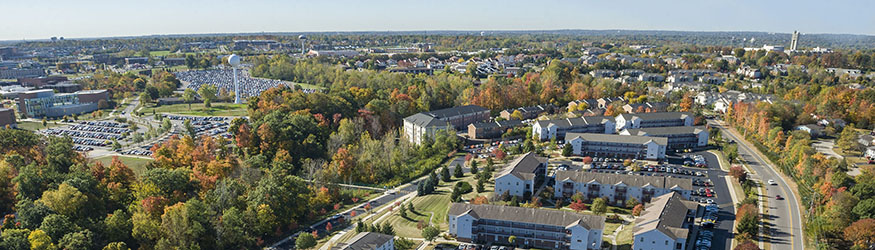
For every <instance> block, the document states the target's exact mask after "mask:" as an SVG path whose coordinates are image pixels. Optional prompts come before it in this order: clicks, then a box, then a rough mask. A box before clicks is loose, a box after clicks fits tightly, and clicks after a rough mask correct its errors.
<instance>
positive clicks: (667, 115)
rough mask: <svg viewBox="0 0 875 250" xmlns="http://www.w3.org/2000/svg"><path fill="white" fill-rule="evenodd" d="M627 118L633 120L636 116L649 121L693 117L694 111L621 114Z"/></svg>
mask: <svg viewBox="0 0 875 250" xmlns="http://www.w3.org/2000/svg"><path fill="white" fill-rule="evenodd" d="M619 116H622V117H623V119H625V120H627V121H628V120H631V119H632V118H634V117H638V119H641V120H644V121H647V120H671V119H686V118H687V117H693V113H690V112H653V113H639V114H621V115H619Z"/></svg>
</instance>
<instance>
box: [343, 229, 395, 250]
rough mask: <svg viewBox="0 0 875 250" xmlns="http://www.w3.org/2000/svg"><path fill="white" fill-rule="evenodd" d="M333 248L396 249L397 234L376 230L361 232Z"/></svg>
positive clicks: (349, 249)
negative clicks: (382, 232)
mask: <svg viewBox="0 0 875 250" xmlns="http://www.w3.org/2000/svg"><path fill="white" fill-rule="evenodd" d="M331 250H395V236H392V235H388V234H381V233H374V232H361V233H359V234H356V235H355V237H352V239H349V240H348V241H346V242H344V243H339V244H337V245H335V246H334V247H332V248H331Z"/></svg>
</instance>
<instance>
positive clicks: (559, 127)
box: [532, 116, 615, 141]
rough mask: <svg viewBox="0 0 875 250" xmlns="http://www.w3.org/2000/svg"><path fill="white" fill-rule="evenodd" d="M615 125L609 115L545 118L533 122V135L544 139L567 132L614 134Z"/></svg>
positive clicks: (563, 135)
mask: <svg viewBox="0 0 875 250" xmlns="http://www.w3.org/2000/svg"><path fill="white" fill-rule="evenodd" d="M614 127H615V125H614V119H613V118H612V117H608V116H584V117H578V118H565V119H558V120H544V121H535V123H534V124H532V136H533V137H535V138H538V139H539V140H542V141H543V140H550V139H554V138H563V137H565V135H566V134H567V133H600V134H613V133H614Z"/></svg>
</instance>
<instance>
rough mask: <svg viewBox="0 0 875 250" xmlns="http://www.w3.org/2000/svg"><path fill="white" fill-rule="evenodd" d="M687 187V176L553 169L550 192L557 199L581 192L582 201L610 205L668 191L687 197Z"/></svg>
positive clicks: (648, 199) (690, 184)
mask: <svg viewBox="0 0 875 250" xmlns="http://www.w3.org/2000/svg"><path fill="white" fill-rule="evenodd" d="M691 189H693V180H691V179H684V178H671V177H667V176H637V175H622V174H613V173H598V172H582V171H563V170H560V171H556V185H555V186H554V187H553V192H554V197H557V198H559V197H564V198H569V197H571V196H573V195H574V194H577V193H581V194H582V195H583V197H584V200H585V201H592V200H593V199H595V198H600V197H601V198H605V199H606V200H607V202H608V203H610V204H614V205H618V206H622V205H625V204H626V201H628V200H629V199H630V198H635V199H637V200H638V201H639V202H648V203H650V202H653V201H654V200H653V199H654V198H655V197H657V196H660V195H664V194H669V193H677V194H678V195H680V196H681V197H684V198H687V199H689V198H690V192H691V191H690V190H691Z"/></svg>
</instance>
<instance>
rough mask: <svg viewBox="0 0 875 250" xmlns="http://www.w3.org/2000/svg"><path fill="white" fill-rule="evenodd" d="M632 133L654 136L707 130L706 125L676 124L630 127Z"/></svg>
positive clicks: (629, 131)
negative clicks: (672, 125) (671, 125)
mask: <svg viewBox="0 0 875 250" xmlns="http://www.w3.org/2000/svg"><path fill="white" fill-rule="evenodd" d="M626 131H627V132H628V133H629V134H630V135H638V136H654V135H677V134H698V133H700V132H702V131H706V129H705V126H675V127H654V128H630V129H626Z"/></svg>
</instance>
